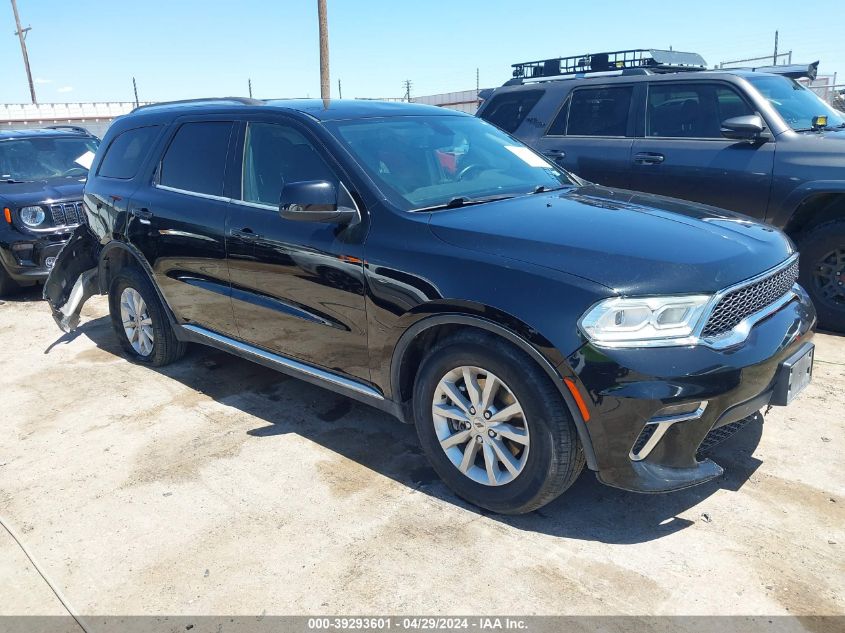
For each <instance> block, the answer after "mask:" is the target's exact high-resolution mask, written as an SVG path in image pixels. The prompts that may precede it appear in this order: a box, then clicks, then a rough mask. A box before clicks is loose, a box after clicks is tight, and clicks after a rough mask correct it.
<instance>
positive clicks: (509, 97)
mask: <svg viewBox="0 0 845 633" xmlns="http://www.w3.org/2000/svg"><path fill="white" fill-rule="evenodd" d="M543 93H544V91H543V90H518V91H516V92H505V93H502V94H499V95H494V96H493V98H492V99H491V100H490V103H489V104H488V105H487V107H486V108H484V111H483V112H482V113H481V118H482V119H484V120H485V121H489V122H490V123H492V124H493V125H495V126H496V127H498V128H501V129H502V130H504V131H505V132H509V133H512V132H516V129H517V128H518V127H519V126H520V124H521V123H522V122H523V121H524V120H525V117H527V116H528V113H529V112H531V110H532V109H533V108H534V106H535V105H537V102H538V101H539V100H540V97H542V96H543Z"/></svg>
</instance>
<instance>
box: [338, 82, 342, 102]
mask: <svg viewBox="0 0 845 633" xmlns="http://www.w3.org/2000/svg"><path fill="white" fill-rule="evenodd" d="M337 98H338V99H343V89H342V88H341V87H340V79H338V80H337Z"/></svg>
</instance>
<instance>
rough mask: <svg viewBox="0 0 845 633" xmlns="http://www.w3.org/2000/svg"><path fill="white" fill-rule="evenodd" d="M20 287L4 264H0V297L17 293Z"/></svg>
mask: <svg viewBox="0 0 845 633" xmlns="http://www.w3.org/2000/svg"><path fill="white" fill-rule="evenodd" d="M20 289H21V287H20V285H19V284H18V283H17V282H16V281H15V280H14V279H12V277H11V276H10V275H9V273H8V272H6V269H5V268H4V267H3V264H0V297H7V296H9V295H12V294H15V293H16V292H17V291H18V290H20Z"/></svg>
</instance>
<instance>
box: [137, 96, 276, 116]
mask: <svg viewBox="0 0 845 633" xmlns="http://www.w3.org/2000/svg"><path fill="white" fill-rule="evenodd" d="M220 102H229V103H240V104H242V105H263V104H264V101H262V100H260V99H251V98H249V97H202V98H199V99H180V100H178V101H158V102H156V103H148V104H146V105H142V106H138V107H137V108H135V109H134V110H132V112H138V111H139V110H145V109H148V108H158V107H161V106H172V105H191V104H196V105H200V104H203V103H220ZM130 114H131V113H130Z"/></svg>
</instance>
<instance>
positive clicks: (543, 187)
mask: <svg viewBox="0 0 845 633" xmlns="http://www.w3.org/2000/svg"><path fill="white" fill-rule="evenodd" d="M574 186H575V185H560V186H559V187H547V186H546V185H537V186H536V187H535V188H534V191H532V192H531V193H532V194H535V193H548V192H549V191H560V190H561V189H567V188H569V187H574Z"/></svg>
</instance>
